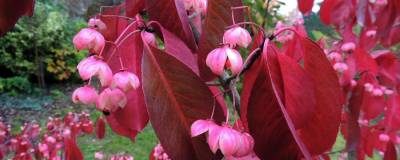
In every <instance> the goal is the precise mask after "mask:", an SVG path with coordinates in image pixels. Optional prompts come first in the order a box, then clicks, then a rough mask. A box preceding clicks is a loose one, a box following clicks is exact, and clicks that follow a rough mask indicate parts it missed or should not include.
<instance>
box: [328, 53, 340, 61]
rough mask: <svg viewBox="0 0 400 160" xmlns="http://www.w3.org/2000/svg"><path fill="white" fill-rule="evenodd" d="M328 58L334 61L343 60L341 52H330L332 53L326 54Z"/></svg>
mask: <svg viewBox="0 0 400 160" xmlns="http://www.w3.org/2000/svg"><path fill="white" fill-rule="evenodd" d="M328 58H329V59H330V60H334V61H336V62H340V61H342V60H343V57H342V54H340V53H339V52H332V53H330V54H328Z"/></svg>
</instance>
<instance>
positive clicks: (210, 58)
mask: <svg viewBox="0 0 400 160" xmlns="http://www.w3.org/2000/svg"><path fill="white" fill-rule="evenodd" d="M206 64H207V66H208V67H209V68H210V69H211V71H212V72H213V73H214V74H217V75H223V73H224V68H225V66H226V67H227V68H229V69H230V70H231V71H232V74H233V75H235V74H237V73H239V72H240V71H241V69H242V66H243V60H242V57H241V55H240V53H239V52H238V51H236V50H234V49H231V48H229V47H227V46H225V47H221V48H216V49H214V50H212V51H211V52H210V53H209V54H208V55H207V59H206Z"/></svg>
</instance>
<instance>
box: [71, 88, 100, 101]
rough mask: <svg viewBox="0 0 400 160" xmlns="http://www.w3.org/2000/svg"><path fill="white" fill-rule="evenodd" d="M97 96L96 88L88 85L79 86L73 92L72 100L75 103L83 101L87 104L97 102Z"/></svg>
mask: <svg viewBox="0 0 400 160" xmlns="http://www.w3.org/2000/svg"><path fill="white" fill-rule="evenodd" d="M97 97H98V94H97V91H96V89H94V88H93V87H91V86H88V85H86V86H83V87H79V88H77V89H76V90H75V91H74V92H73V93H72V101H73V102H74V103H82V104H85V105H91V104H95V103H96V101H97Z"/></svg>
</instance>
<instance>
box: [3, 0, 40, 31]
mask: <svg viewBox="0 0 400 160" xmlns="http://www.w3.org/2000/svg"><path fill="white" fill-rule="evenodd" d="M34 6H35V0H1V1H0V36H2V35H3V34H4V33H6V32H7V31H9V30H10V29H11V28H12V27H14V25H15V23H17V21H18V19H19V18H20V17H21V16H32V15H33V9H34Z"/></svg>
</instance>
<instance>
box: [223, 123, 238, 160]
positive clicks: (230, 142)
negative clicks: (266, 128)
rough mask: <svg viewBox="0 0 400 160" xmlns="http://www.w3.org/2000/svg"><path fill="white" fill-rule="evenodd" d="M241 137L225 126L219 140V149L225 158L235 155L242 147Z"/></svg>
mask: <svg viewBox="0 0 400 160" xmlns="http://www.w3.org/2000/svg"><path fill="white" fill-rule="evenodd" d="M240 139H241V135H240V133H239V132H238V131H236V130H234V129H232V128H230V127H228V126H223V127H222V129H221V133H220V135H219V139H218V145H219V149H220V150H221V152H222V154H223V155H224V156H231V155H234V154H235V153H236V152H237V151H238V149H239V145H240Z"/></svg>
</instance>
